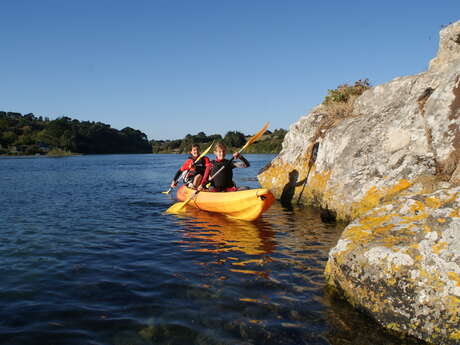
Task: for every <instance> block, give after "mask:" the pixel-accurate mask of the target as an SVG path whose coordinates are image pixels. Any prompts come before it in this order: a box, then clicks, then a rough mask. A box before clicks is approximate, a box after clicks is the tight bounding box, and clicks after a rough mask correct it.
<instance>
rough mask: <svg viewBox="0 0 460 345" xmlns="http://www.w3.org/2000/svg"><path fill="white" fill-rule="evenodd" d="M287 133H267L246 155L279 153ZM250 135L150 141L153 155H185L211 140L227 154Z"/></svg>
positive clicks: (234, 132) (203, 134)
mask: <svg viewBox="0 0 460 345" xmlns="http://www.w3.org/2000/svg"><path fill="white" fill-rule="evenodd" d="M286 133H287V131H286V130H284V129H277V130H275V131H274V132H273V133H272V132H270V131H267V132H266V133H265V134H264V135H263V136H262V138H260V139H259V140H258V141H256V142H255V143H254V144H252V145H251V146H250V147H249V148H248V149H247V151H246V152H247V153H279V152H280V151H281V144H282V143H283V139H284V136H285V135H286ZM250 137H252V135H245V134H243V133H241V132H238V131H229V132H227V134H225V136H224V137H222V136H221V135H220V134H213V135H209V136H208V135H206V134H205V133H203V132H199V133H198V134H196V135H191V134H187V135H186V136H185V138H184V139H177V140H152V141H150V143H151V144H152V150H153V153H186V152H188V151H189V150H190V146H191V145H192V144H198V145H200V147H201V148H202V149H204V148H205V147H207V146H209V145H210V144H211V142H212V141H213V140H215V141H223V142H224V143H225V144H226V145H227V147H228V149H229V152H233V151H237V150H239V149H240V148H241V147H242V146H243V145H244V144H245V143H246V141H247V140H248V139H249V138H250Z"/></svg>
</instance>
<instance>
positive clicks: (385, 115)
mask: <svg viewBox="0 0 460 345" xmlns="http://www.w3.org/2000/svg"><path fill="white" fill-rule="evenodd" d="M459 32H460V22H457V23H454V24H452V25H451V26H449V27H446V28H445V29H444V30H443V31H442V32H441V43H440V50H439V53H438V57H437V58H436V59H434V60H433V61H432V62H431V65H430V66H431V67H430V69H429V70H428V71H426V72H423V73H420V74H418V75H415V76H407V77H400V78H396V79H394V80H393V81H391V82H389V83H386V84H383V85H378V86H375V87H373V88H371V89H370V90H367V91H365V92H364V93H363V94H362V95H361V96H359V97H358V98H357V99H356V101H355V103H354V107H353V111H352V113H351V114H344V115H343V116H340V114H339V116H337V114H335V115H331V114H330V113H328V110H327V108H326V107H325V106H322V105H320V106H317V107H315V108H314V109H313V110H312V111H311V112H310V113H309V114H307V115H306V116H303V117H302V118H300V120H299V121H298V122H296V123H294V124H293V125H291V126H290V128H289V132H288V133H287V135H286V137H285V140H284V142H283V148H282V151H281V153H280V154H279V155H278V156H277V157H276V158H275V159H274V160H273V161H272V162H271V163H270V164H269V165H268V166H267V167H266V168H264V169H263V171H262V172H261V173H260V174H259V176H258V178H259V182H260V184H261V185H262V186H263V187H265V188H269V189H271V190H272V191H273V192H274V194H275V196H276V197H277V198H281V196H282V195H283V191H286V190H289V193H284V195H283V196H288V197H289V198H291V200H290V201H297V200H299V201H300V202H302V203H305V204H311V205H316V206H320V207H322V208H324V209H329V210H331V211H332V212H334V213H335V214H337V217H338V218H341V219H345V220H352V219H355V218H356V217H359V216H360V215H363V214H364V213H366V212H367V211H368V210H370V209H372V208H374V207H376V206H377V205H379V204H380V203H381V202H383V201H385V200H389V199H391V198H393V197H395V196H398V195H401V194H404V193H410V192H411V191H410V187H411V186H413V185H414V184H418V185H419V186H420V181H421V180H424V179H426V177H430V176H437V177H438V180H439V181H448V180H450V179H451V178H452V181H451V182H454V183H457V182H458V181H460V177H459V176H460V172H458V171H457V166H458V164H457V163H458V161H459V157H460V130H459V124H460V59H459V58H460V44H457V43H456V42H457V34H458V33H459ZM315 143H318V144H319V150H318V155H317V159H316V161H315V162H314V164H311V163H312V162H311V160H310V158H311V152H312V148H313V145H314V144H315ZM307 175H308V180H307V181H305V179H306V177H307ZM293 176H296V177H297V180H293ZM305 182H306V183H305ZM423 191H424V192H428V191H430V190H429V189H426V190H423ZM284 201H286V200H284Z"/></svg>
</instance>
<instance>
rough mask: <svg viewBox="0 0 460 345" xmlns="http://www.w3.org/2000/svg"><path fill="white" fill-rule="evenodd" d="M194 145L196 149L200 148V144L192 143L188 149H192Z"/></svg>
mask: <svg viewBox="0 0 460 345" xmlns="http://www.w3.org/2000/svg"><path fill="white" fill-rule="evenodd" d="M195 147H196V148H197V149H198V150H200V145H198V144H192V146H190V151H192V150H193V149H194V148H195Z"/></svg>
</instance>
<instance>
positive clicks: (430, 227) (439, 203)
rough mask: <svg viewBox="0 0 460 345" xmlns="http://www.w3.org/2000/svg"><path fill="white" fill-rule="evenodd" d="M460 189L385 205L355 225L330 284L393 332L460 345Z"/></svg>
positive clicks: (340, 247)
mask: <svg viewBox="0 0 460 345" xmlns="http://www.w3.org/2000/svg"><path fill="white" fill-rule="evenodd" d="M459 210H460V187H457V188H453V189H445V190H440V191H438V192H435V193H433V194H427V195H417V196H412V197H403V198H400V199H397V200H393V201H391V202H388V203H386V204H384V205H382V206H380V207H377V208H375V209H373V210H372V211H370V212H368V213H367V214H366V215H365V216H363V217H362V218H360V219H359V220H355V221H354V222H352V223H351V224H350V225H349V226H348V227H347V228H346V229H345V231H344V233H343V234H342V237H341V239H340V240H339V242H338V244H337V246H336V247H335V248H334V249H332V251H331V252H330V254H329V261H328V263H327V266H326V277H327V280H328V283H329V284H330V285H332V286H335V287H336V288H337V289H338V290H339V291H341V292H342V293H343V294H344V295H345V297H346V298H347V299H348V301H350V302H351V304H353V305H354V306H356V307H357V308H358V309H360V310H363V311H365V312H366V313H367V314H369V315H371V316H372V317H373V318H375V319H376V320H377V321H378V322H379V323H380V324H382V325H383V326H385V327H386V328H389V329H391V330H393V331H397V332H400V333H405V334H409V335H412V336H415V337H418V338H421V339H424V340H426V341H428V342H432V343H435V344H460V230H459V229H460V214H459Z"/></svg>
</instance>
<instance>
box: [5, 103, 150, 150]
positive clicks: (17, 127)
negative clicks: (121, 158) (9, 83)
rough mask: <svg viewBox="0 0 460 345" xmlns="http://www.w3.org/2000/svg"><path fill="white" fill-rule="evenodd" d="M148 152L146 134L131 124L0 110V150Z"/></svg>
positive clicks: (148, 145) (148, 144)
mask: <svg viewBox="0 0 460 345" xmlns="http://www.w3.org/2000/svg"><path fill="white" fill-rule="evenodd" d="M56 150H58V151H62V152H69V153H70V152H71V153H83V154H90V153H149V152H152V148H151V145H150V143H149V141H148V139H147V135H145V134H144V133H142V132H141V131H139V130H137V129H133V128H130V127H126V128H123V129H122V130H117V129H115V128H112V127H110V125H108V124H105V123H102V122H90V121H79V120H75V119H71V118H69V117H66V116H63V117H59V118H57V119H55V120H50V119H49V118H43V117H42V116H39V117H37V116H35V115H34V114H32V113H31V114H26V115H21V114H20V113H14V112H4V111H0V153H3V154H5V153H9V154H26V155H30V154H46V153H48V152H50V151H56Z"/></svg>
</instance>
